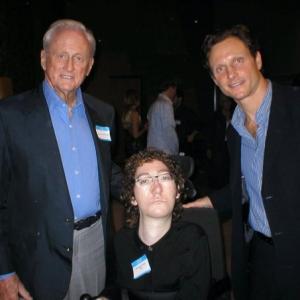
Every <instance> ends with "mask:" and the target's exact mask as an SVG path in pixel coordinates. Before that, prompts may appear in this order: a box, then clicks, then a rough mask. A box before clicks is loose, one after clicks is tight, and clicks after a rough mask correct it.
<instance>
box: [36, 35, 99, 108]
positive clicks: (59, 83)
mask: <svg viewBox="0 0 300 300" xmlns="http://www.w3.org/2000/svg"><path fill="white" fill-rule="evenodd" d="M93 62H94V60H93V57H92V53H91V48H90V44H89V42H88V40H87V38H86V36H85V35H84V34H83V33H82V32H80V31H76V30H61V31H58V32H56V33H55V35H54V36H53V39H52V41H51V43H50V46H49V49H44V50H42V52H41V66H42V68H43V70H44V72H45V78H46V79H47V80H48V82H49V84H50V85H51V86H52V87H53V88H54V90H55V91H56V92H57V94H58V95H59V96H60V97H61V98H62V99H64V100H65V101H66V102H69V101H70V100H71V101H75V93H76V89H77V88H78V87H79V86H80V85H81V84H82V82H83V80H84V78H85V77H86V76H87V75H88V74H89V73H90V71H91V68H92V66H93Z"/></svg>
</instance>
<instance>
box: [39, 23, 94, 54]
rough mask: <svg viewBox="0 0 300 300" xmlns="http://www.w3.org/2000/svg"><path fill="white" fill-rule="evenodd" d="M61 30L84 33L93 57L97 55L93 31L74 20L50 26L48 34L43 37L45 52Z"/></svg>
mask: <svg viewBox="0 0 300 300" xmlns="http://www.w3.org/2000/svg"><path fill="white" fill-rule="evenodd" d="M61 30H76V31H80V32H82V33H83V34H84V35H85V36H86V38H87V40H88V42H89V44H90V48H91V54H92V56H94V55H95V52H96V40H95V37H94V34H93V32H92V31H91V30H89V29H88V28H86V27H85V26H84V25H83V24H82V23H81V22H78V21H75V20H72V19H61V20H57V21H55V22H54V23H52V24H51V25H50V26H49V28H48V30H47V31H46V33H45V34H44V37H43V48H44V50H47V49H48V48H49V46H50V43H51V42H52V39H53V37H54V36H55V34H56V33H57V32H58V31H61Z"/></svg>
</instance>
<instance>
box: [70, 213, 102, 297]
mask: <svg viewBox="0 0 300 300" xmlns="http://www.w3.org/2000/svg"><path fill="white" fill-rule="evenodd" d="M104 252H105V251H104V239H103V229H102V218H100V219H99V220H98V221H97V222H96V223H95V224H93V225H92V226H90V227H88V228H85V229H82V230H79V231H77V230H74V238H73V258H72V274H71V281H70V285H69V290H68V292H67V295H66V296H65V298H64V300H79V298H80V296H81V295H82V294H85V293H88V294H90V295H91V296H97V295H98V294H100V293H101V292H102V290H103V289H104V285H105V273H106V266H105V253H104Z"/></svg>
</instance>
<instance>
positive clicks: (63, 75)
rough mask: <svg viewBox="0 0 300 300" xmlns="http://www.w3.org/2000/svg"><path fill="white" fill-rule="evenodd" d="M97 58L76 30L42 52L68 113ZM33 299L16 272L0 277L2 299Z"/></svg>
mask: <svg viewBox="0 0 300 300" xmlns="http://www.w3.org/2000/svg"><path fill="white" fill-rule="evenodd" d="M93 63H94V59H93V56H92V50H91V46H90V44H89V42H88V40H87V38H86V36H85V35H84V34H83V33H82V32H80V31H76V30H70V29H68V30H66V29H65V30H61V31H58V32H56V34H55V35H54V38H53V40H52V41H51V43H50V45H49V48H48V49H43V50H42V51H41V66H42V68H43V70H44V73H45V79H46V80H47V81H48V82H49V84H50V86H51V87H52V88H53V89H54V90H55V92H56V93H57V95H58V96H59V97H60V98H61V99H62V100H63V101H65V102H66V104H67V105H68V108H69V110H68V112H69V116H70V117H71V116H72V108H73V106H74V105H75V103H76V90H77V88H79V87H80V85H81V84H82V82H83V81H84V79H85V77H86V76H88V75H89V73H90V71H91V69H92V66H93ZM19 297H22V298H23V299H24V300H29V299H32V298H31V296H30V294H29V293H28V291H27V290H26V289H25V287H24V285H23V284H22V282H21V281H20V280H19V278H18V276H17V275H12V276H9V277H8V278H6V279H4V280H0V299H5V300H18V299H19Z"/></svg>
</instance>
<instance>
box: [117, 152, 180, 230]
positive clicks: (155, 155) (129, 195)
mask: <svg viewBox="0 0 300 300" xmlns="http://www.w3.org/2000/svg"><path fill="white" fill-rule="evenodd" d="M154 160H158V161H161V162H162V163H163V164H165V165H166V167H167V168H168V170H169V172H170V173H171V174H172V176H173V178H174V181H175V184H176V187H177V192H178V194H179V195H180V196H179V197H177V198H176V200H175V206H174V209H173V212H172V221H176V220H178V219H179V218H180V217H181V214H182V210H183V208H182V203H181V198H182V194H183V189H184V177H183V175H182V172H181V169H180V167H179V165H178V164H177V163H176V162H175V160H174V159H173V158H172V157H171V156H170V155H168V154H166V153H164V152H162V151H158V150H149V149H146V150H143V151H140V152H138V153H136V154H134V155H132V156H131V157H130V158H129V159H128V160H127V161H126V164H125V168H124V179H123V185H122V193H121V202H122V203H123V205H124V207H125V214H126V216H125V218H126V224H127V226H128V227H131V228H132V227H135V226H137V224H138V221H139V208H138V207H137V206H134V205H132V203H131V201H132V199H133V197H134V194H133V189H134V185H135V173H136V170H137V168H138V167H140V166H142V165H143V164H144V163H148V162H152V161H154Z"/></svg>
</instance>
